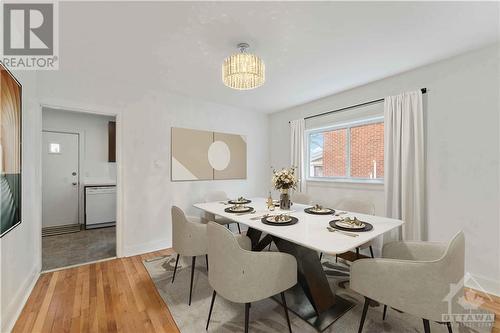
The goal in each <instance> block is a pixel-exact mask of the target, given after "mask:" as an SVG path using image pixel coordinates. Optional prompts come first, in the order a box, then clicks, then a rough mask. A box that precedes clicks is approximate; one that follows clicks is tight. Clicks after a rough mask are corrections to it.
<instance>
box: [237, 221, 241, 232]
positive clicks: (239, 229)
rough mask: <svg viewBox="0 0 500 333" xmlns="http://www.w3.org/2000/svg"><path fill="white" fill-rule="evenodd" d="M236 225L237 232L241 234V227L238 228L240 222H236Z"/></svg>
mask: <svg viewBox="0 0 500 333" xmlns="http://www.w3.org/2000/svg"><path fill="white" fill-rule="evenodd" d="M236 225H237V226H238V232H239V233H240V235H241V228H240V224H239V223H236Z"/></svg>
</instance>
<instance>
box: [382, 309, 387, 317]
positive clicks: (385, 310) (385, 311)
mask: <svg viewBox="0 0 500 333" xmlns="http://www.w3.org/2000/svg"><path fill="white" fill-rule="evenodd" d="M386 313H387V305H384V314H383V315H382V320H385V314H386Z"/></svg>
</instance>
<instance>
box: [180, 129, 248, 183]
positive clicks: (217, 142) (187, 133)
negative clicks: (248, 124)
mask: <svg viewBox="0 0 500 333" xmlns="http://www.w3.org/2000/svg"><path fill="white" fill-rule="evenodd" d="M171 134H172V137H171V140H172V141H171V142H172V149H171V155H172V161H171V162H172V165H171V179H172V181H188V180H219V179H246V177H247V144H246V138H245V137H244V136H242V135H237V134H228V133H218V132H211V131H201V130H194V129H187V128H177V127H172V133H171Z"/></svg>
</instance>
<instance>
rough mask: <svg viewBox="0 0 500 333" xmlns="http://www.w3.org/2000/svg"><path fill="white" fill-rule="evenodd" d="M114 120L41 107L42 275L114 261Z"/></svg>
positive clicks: (112, 118)
mask: <svg viewBox="0 0 500 333" xmlns="http://www.w3.org/2000/svg"><path fill="white" fill-rule="evenodd" d="M115 121H116V120H115V117H114V116H105V115H98V114H91V113H86V112H76V111H70V110H64V109H60V108H57V109H55V108H50V107H42V271H46V270H52V269H58V268H62V267H67V266H73V265H78V264H84V263H88V262H93V261H97V260H102V259H106V258H112V257H116V227H115V224H116V215H117V214H116V212H117V205H116V201H117V200H116V199H117V195H116V180H117V178H116V157H115V156H113V155H114V154H115V151H116V147H115V146H114V145H115V144H116V137H115V135H116V130H115V126H116V123H115ZM111 144H113V145H111Z"/></svg>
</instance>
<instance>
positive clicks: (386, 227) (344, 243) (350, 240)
mask: <svg viewBox="0 0 500 333" xmlns="http://www.w3.org/2000/svg"><path fill="white" fill-rule="evenodd" d="M250 200H252V202H251V203H250V204H248V206H251V207H253V208H254V209H255V210H256V212H255V213H253V214H246V215H236V214H232V213H226V212H224V209H225V208H227V207H230V206H229V205H224V204H222V203H220V202H219V201H217V202H208V203H198V204H195V205H194V206H195V207H196V208H199V209H202V210H204V211H206V212H209V213H212V214H216V215H219V216H223V217H226V218H228V219H231V220H233V221H235V222H238V223H242V224H245V225H247V226H249V227H251V228H254V229H257V230H261V231H264V232H266V233H269V234H271V235H273V236H276V237H279V238H282V239H285V240H288V241H290V242H293V243H296V244H299V245H302V246H304V247H307V248H310V249H313V250H316V251H320V252H324V253H328V254H340V253H344V252H347V251H350V250H352V249H355V248H356V247H358V246H360V245H362V244H364V243H366V242H368V241H370V240H372V239H374V238H376V237H378V236H380V235H382V234H384V233H386V232H388V231H390V230H392V229H395V228H397V227H399V226H401V225H402V224H403V221H401V220H396V219H391V218H387V217H381V216H373V215H364V214H358V213H350V212H348V213H347V214H346V215H342V216H343V217H344V216H349V217H354V216H356V217H357V218H358V219H360V220H361V221H365V222H368V223H371V224H372V225H373V229H372V230H371V231H367V232H358V233H357V234H358V235H359V236H358V237H350V236H347V235H343V234H341V233H337V232H330V231H328V230H327V229H326V227H327V226H328V225H329V224H328V222H329V221H331V220H332V219H333V216H332V215H312V214H307V213H305V212H304V208H307V207H310V205H300V204H294V205H293V206H292V208H291V211H286V212H288V213H289V215H291V216H294V217H296V218H298V219H299V222H298V223H296V224H293V225H289V226H273V225H267V224H264V223H262V222H261V221H260V219H258V220H251V218H252V217H258V216H262V215H264V214H279V213H283V212H284V211H280V210H279V209H276V210H274V211H272V212H271V211H269V210H268V209H267V206H266V200H265V199H264V198H251V199H250ZM330 208H334V209H335V207H330Z"/></svg>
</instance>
